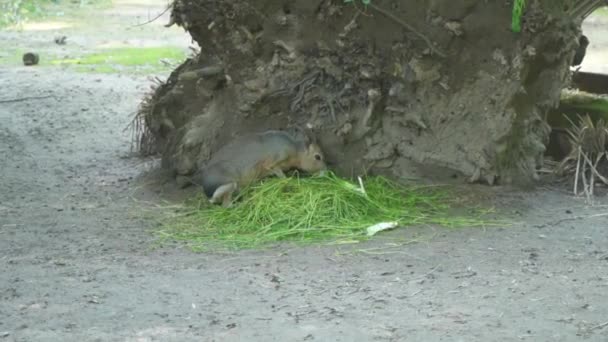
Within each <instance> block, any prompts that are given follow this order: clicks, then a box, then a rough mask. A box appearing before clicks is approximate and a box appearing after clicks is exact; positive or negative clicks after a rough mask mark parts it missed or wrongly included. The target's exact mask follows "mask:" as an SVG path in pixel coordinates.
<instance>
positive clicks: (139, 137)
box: [127, 78, 162, 156]
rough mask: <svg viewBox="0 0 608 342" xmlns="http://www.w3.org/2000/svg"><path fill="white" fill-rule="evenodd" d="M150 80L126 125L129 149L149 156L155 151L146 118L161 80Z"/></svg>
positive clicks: (153, 103) (153, 104)
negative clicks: (128, 135)
mask: <svg viewBox="0 0 608 342" xmlns="http://www.w3.org/2000/svg"><path fill="white" fill-rule="evenodd" d="M152 81H153V84H152V85H150V90H149V92H148V93H147V94H146V95H145V96H144V98H143V100H142V101H141V103H140V104H139V108H138V110H137V112H136V113H135V116H134V117H133V120H131V123H129V126H128V127H127V129H130V130H131V151H132V152H133V151H136V152H137V153H139V154H140V155H142V156H149V155H152V154H154V153H155V143H156V139H155V138H154V134H153V133H152V131H151V130H150V125H149V121H148V120H149V118H150V116H151V115H152V113H153V112H154V107H155V106H156V100H155V97H154V94H155V93H156V90H157V88H158V87H159V86H160V85H161V84H162V81H161V80H160V79H158V78H153V79H152Z"/></svg>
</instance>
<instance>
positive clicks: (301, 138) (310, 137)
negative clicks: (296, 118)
mask: <svg viewBox="0 0 608 342" xmlns="http://www.w3.org/2000/svg"><path fill="white" fill-rule="evenodd" d="M287 132H288V133H289V135H291V136H292V137H293V138H294V139H295V140H296V141H298V142H302V143H304V144H305V145H306V146H308V145H310V144H312V143H313V142H314V141H315V139H314V134H313V133H312V131H310V130H309V129H304V128H302V127H301V126H292V127H289V128H288V129H287Z"/></svg>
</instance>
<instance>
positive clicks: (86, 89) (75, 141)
mask: <svg viewBox="0 0 608 342" xmlns="http://www.w3.org/2000/svg"><path fill="white" fill-rule="evenodd" d="M162 5H163V3H159V2H154V3H152V1H149V2H143V1H139V2H130V3H129V2H118V3H117V4H116V5H115V6H114V8H112V9H108V10H104V11H102V12H100V13H98V14H96V15H95V18H96V19H98V20H101V19H103V20H104V21H107V22H112V23H113V24H114V25H106V26H104V28H103V30H104V31H100V30H92V29H86V28H82V27H81V28H66V29H63V32H66V33H67V35H68V36H69V39H70V41H71V43H69V44H68V45H66V46H65V47H61V49H65V51H67V52H69V51H70V49H73V50H74V51H75V50H82V49H87V47H89V48H90V47H91V46H94V45H95V44H100V42H106V43H107V41H111V40H113V39H117V38H116V37H119V38H120V40H122V41H126V42H127V43H128V44H133V45H136V46H138V45H139V46H145V45H146V44H163V43H164V44H174V45H176V46H182V47H184V48H186V47H187V46H188V44H189V42H190V39H189V37H187V36H186V35H185V34H184V33H183V32H182V31H180V30H179V29H172V30H166V29H163V28H162V24H164V23H166V22H167V21H168V18H167V16H166V15H165V16H164V17H163V18H161V19H160V20H159V21H157V22H154V23H152V24H150V25H147V26H145V27H142V28H138V29H131V30H128V31H125V30H124V28H125V27H129V26H130V25H133V24H135V23H137V22H141V21H143V20H145V19H146V18H147V16H148V13H150V15H152V16H153V15H154V13H157V12H158V11H160V10H162ZM127 8H128V9H129V11H124V10H125V9H127ZM118 13H120V15H119V14H118ZM598 20H599V19H598ZM591 30H600V32H599V33H595V35H598V36H601V35H602V34H603V35H604V36H608V34H607V33H606V31H608V26H606V25H605V24H604V26H600V25H593V26H589V27H585V32H586V33H588V34H589V35H590V39H591V41H592V45H591V47H590V49H589V50H588V55H589V56H593V51H594V49H595V47H596V45H594V44H599V43H594V39H593V38H592V37H593V36H592V33H590V32H589V31H591ZM601 32H604V33H601ZM56 34H57V32H56V31H54V30H29V31H23V32H7V31H4V32H0V43H1V44H2V46H3V47H4V46H22V47H30V48H31V47H35V48H36V50H37V51H39V52H40V53H44V52H45V51H48V50H50V49H58V47H56V46H55V45H54V43H53V42H52V38H53V37H54V36H55V35H56ZM603 44H605V45H603V46H600V47H598V50H600V49H604V51H605V49H606V48H607V47H608V42H604V43H603ZM593 58H600V57H593ZM593 58H592V57H590V58H589V59H590V60H593ZM604 58H605V56H604ZM596 60H597V59H596ZM605 60H606V59H604V61H605ZM0 63H2V59H0ZM164 76H165V77H166V75H164ZM149 84H150V81H149V80H148V79H147V78H145V77H135V76H129V75H117V74H92V73H76V72H73V71H69V70H62V69H61V68H58V67H44V68H42V67H41V68H36V67H33V68H25V67H21V66H7V65H5V64H0V89H1V91H0V101H6V100H11V99H12V100H16V99H21V100H20V101H10V102H1V103H0V172H1V173H0V174H1V176H0V177H1V183H0V303H1V305H0V341H578V340H582V341H607V340H608V302H607V301H606V294H607V293H608V230H607V227H608V200H607V199H606V198H605V197H603V198H598V199H597V203H596V204H595V205H593V206H590V205H587V204H586V203H585V202H584V201H583V199H580V198H574V197H573V196H571V195H570V194H569V193H568V192H567V189H565V188H563V187H558V186H549V185H546V186H542V187H539V188H538V189H536V190H533V191H528V192H521V191H516V190H509V189H506V188H501V187H493V188H489V187H476V188H475V189H474V192H475V194H476V196H477V197H478V198H479V199H483V200H484V201H485V203H486V204H490V203H491V204H492V205H494V206H495V207H496V208H497V211H498V212H500V213H501V214H502V215H503V217H507V218H509V219H510V220H512V221H513V222H514V223H513V224H512V225H511V226H505V227H503V228H492V229H487V230H481V229H479V228H476V229H460V230H457V231H448V230H444V229H441V228H436V227H417V228H409V229H402V230H397V231H394V232H390V233H387V234H383V235H381V236H379V237H378V238H377V239H375V240H374V241H373V242H369V243H364V244H358V245H349V246H321V247H319V246H317V247H315V246H311V247H306V248H294V247H290V246H283V247H276V248H272V249H269V250H265V251H247V252H239V253H233V254H228V255H227V254H222V255H220V254H194V253H191V252H189V251H188V250H185V249H182V248H179V247H174V248H171V247H166V248H162V249H151V248H150V244H151V243H152V242H153V237H152V235H151V234H150V230H151V229H154V228H155V227H156V224H155V222H154V221H153V220H150V219H145V218H142V215H141V213H142V211H144V210H147V209H150V208H153V206H154V205H155V204H161V203H162V202H163V201H165V200H167V199H170V198H174V197H180V194H179V193H178V192H177V193H176V191H175V190H170V189H171V184H166V185H160V183H161V182H162V181H160V180H159V179H160V178H159V177H157V176H156V175H155V172H154V168H155V167H156V163H155V161H154V160H141V159H139V158H135V157H133V156H132V155H131V154H130V134H129V132H128V131H125V130H124V128H125V127H126V126H127V124H128V123H129V121H130V120H131V118H132V114H133V113H134V112H135V110H136V108H137V105H138V103H139V101H140V99H141V98H142V96H143V94H144V93H145V92H146V91H147V89H148V87H149ZM28 97H32V98H28ZM33 97H36V98H33ZM39 97H40V98H39ZM167 191H168V192H167Z"/></svg>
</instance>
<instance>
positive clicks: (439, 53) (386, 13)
mask: <svg viewBox="0 0 608 342" xmlns="http://www.w3.org/2000/svg"><path fill="white" fill-rule="evenodd" d="M368 6H369V7H371V8H372V9H374V10H375V11H376V12H378V13H380V14H382V15H384V16H385V17H387V18H389V19H391V20H392V21H394V22H396V23H397V24H399V25H401V26H403V27H405V28H406V29H407V30H409V31H411V32H413V33H414V34H416V35H417V36H418V37H420V38H421V39H422V40H424V42H425V43H426V45H427V46H428V47H429V49H431V51H433V52H434V53H435V54H436V55H437V56H439V57H443V58H445V57H446V54H445V53H444V52H442V51H441V50H439V49H438V48H436V47H435V45H434V44H433V42H431V40H430V39H429V38H427V36H425V35H424V34H422V33H420V31H418V30H416V29H415V28H414V27H412V25H410V24H408V23H406V22H405V21H403V20H402V19H400V18H398V17H396V16H395V15H394V14H392V13H390V12H389V11H387V10H385V9H383V8H381V7H378V6H377V5H374V4H369V5H368Z"/></svg>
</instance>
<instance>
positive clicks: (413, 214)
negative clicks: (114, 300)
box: [158, 174, 489, 251]
mask: <svg viewBox="0 0 608 342" xmlns="http://www.w3.org/2000/svg"><path fill="white" fill-rule="evenodd" d="M363 184H364V192H363V191H361V188H360V187H359V185H356V184H353V183H350V182H348V181H345V180H342V179H340V178H337V177H336V176H334V175H331V174H330V175H327V176H323V177H309V178H297V177H296V178H284V179H281V178H270V179H267V180H265V181H263V182H261V183H259V184H257V185H254V186H251V187H250V188H248V189H245V190H244V191H243V193H242V196H241V198H242V201H240V202H237V203H236V204H235V206H234V207H232V208H228V209H226V208H222V207H219V206H210V205H209V204H208V202H207V199H206V198H205V197H204V196H202V197H199V198H196V199H193V200H191V201H190V202H188V203H186V205H185V207H184V210H183V211H182V212H179V213H178V214H177V215H176V216H173V217H169V218H165V219H163V220H162V221H163V224H162V229H161V230H160V231H159V232H158V235H159V237H160V238H161V239H160V240H161V243H162V242H163V241H165V242H166V241H168V240H172V241H175V240H177V241H182V242H185V243H186V244H187V245H188V246H189V247H190V248H191V249H193V250H195V251H202V250H208V249H212V250H213V249H241V248H255V247H263V246H268V245H271V244H273V243H278V242H282V241H289V242H295V243H304V244H307V243H317V242H323V241H329V242H333V243H337V242H344V241H348V242H353V241H361V240H364V239H366V238H368V236H367V234H366V232H367V231H366V229H367V228H368V227H370V226H373V225H375V224H378V223H381V222H398V224H399V226H410V225H421V224H436V225H441V226H445V227H471V226H484V225H487V224H488V223H489V222H487V221H484V220H482V219H481V218H480V216H474V215H472V216H470V217H461V216H455V215H450V214H449V213H448V212H449V209H450V206H449V198H448V196H447V192H446V191H444V190H443V191H442V190H441V189H440V188H436V187H413V186H406V185H403V184H399V183H396V182H393V181H390V180H388V179H386V178H384V177H370V178H367V179H365V180H364V182H363Z"/></svg>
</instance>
